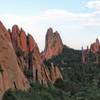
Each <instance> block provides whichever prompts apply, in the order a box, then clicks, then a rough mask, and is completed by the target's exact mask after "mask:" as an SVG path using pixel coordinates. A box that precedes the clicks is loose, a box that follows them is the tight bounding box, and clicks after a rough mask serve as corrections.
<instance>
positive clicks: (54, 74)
mask: <svg viewBox="0 0 100 100" xmlns="http://www.w3.org/2000/svg"><path fill="white" fill-rule="evenodd" d="M50 76H51V80H52V83H54V82H55V81H56V80H57V79H63V77H62V74H61V72H60V70H59V68H58V67H57V66H54V65H53V63H52V64H51V74H50Z"/></svg>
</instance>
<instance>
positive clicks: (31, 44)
mask: <svg viewBox="0 0 100 100" xmlns="http://www.w3.org/2000/svg"><path fill="white" fill-rule="evenodd" d="M9 34H10V36H11V40H12V43H13V42H14V44H13V46H14V48H15V50H17V51H19V52H18V55H17V61H18V64H19V66H20V68H21V70H22V71H23V72H26V73H27V72H29V71H31V72H32V75H31V76H32V77H29V78H30V79H32V80H33V81H34V82H37V81H38V82H39V83H40V84H45V85H47V84H48V83H49V82H51V83H53V82H54V81H55V80H56V79H57V78H59V77H61V75H60V71H59V69H58V68H56V67H55V68H54V70H53V69H51V70H49V69H48V67H46V66H45V65H44V62H43V59H42V56H41V53H40V51H39V48H38V45H37V43H36V42H35V40H34V38H33V37H32V35H30V34H28V35H27V36H26V33H25V31H24V30H23V29H22V28H21V29H19V28H18V26H16V25H14V26H13V28H12V31H10V30H9ZM14 34H15V36H13V35H14ZM50 34H51V35H50ZM51 39H52V40H51ZM15 40H16V41H15ZM49 42H52V43H51V44H50V45H49ZM46 43H47V44H46V45H47V46H46V51H47V52H46V53H47V57H52V56H55V55H57V54H58V53H61V51H62V48H63V47H62V45H63V44H62V41H61V39H60V36H59V34H58V33H57V32H55V33H53V30H52V29H49V30H48V32H47V42H46ZM53 43H54V44H53ZM15 44H16V45H15ZM52 45H54V46H53V47H52ZM57 45H58V46H57ZM51 47H52V48H51ZM20 52H22V53H21V54H20ZM43 57H45V56H43ZM51 71H53V73H54V76H52V77H55V78H54V79H52V77H51V75H53V74H50V73H51Z"/></svg>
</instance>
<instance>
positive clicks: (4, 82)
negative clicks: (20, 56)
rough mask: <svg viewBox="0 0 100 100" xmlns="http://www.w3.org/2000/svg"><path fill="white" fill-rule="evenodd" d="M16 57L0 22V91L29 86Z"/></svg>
mask: <svg viewBox="0 0 100 100" xmlns="http://www.w3.org/2000/svg"><path fill="white" fill-rule="evenodd" d="M13 32H15V33H16V27H15V28H13ZM13 37H17V35H13ZM13 41H14V40H13ZM15 41H16V38H15ZM14 46H16V44H14ZM16 58H17V57H16V55H15V52H14V49H13V46H12V43H11V39H10V35H9V33H8V32H7V30H6V28H5V27H4V26H3V24H2V23H1V22H0V66H1V69H2V70H3V71H2V72H0V93H3V92H5V91H6V90H7V89H9V88H18V89H23V90H24V89H27V88H29V84H28V81H27V79H26V78H25V76H24V74H23V72H22V71H21V70H20V68H19V66H18V63H17V59H16Z"/></svg>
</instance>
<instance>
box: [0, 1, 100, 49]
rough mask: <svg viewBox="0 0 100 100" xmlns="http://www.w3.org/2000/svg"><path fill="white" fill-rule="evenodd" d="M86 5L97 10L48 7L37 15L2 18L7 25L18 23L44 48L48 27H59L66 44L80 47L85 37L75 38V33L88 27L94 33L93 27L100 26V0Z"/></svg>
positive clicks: (4, 15)
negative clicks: (74, 10) (73, 10)
mask: <svg viewBox="0 0 100 100" xmlns="http://www.w3.org/2000/svg"><path fill="white" fill-rule="evenodd" d="M86 7H88V8H93V9H95V11H93V12H90V13H89V12H88V13H75V12H70V11H67V10H63V9H48V10H46V11H43V12H42V13H41V14H39V15H35V16H19V15H13V14H2V15H0V19H1V21H2V22H3V23H4V24H5V25H6V27H12V25H13V24H18V25H19V26H20V27H23V28H24V29H25V30H26V31H27V32H30V33H31V34H32V35H33V36H34V38H35V39H36V41H37V43H38V44H39V47H40V48H41V49H43V48H44V39H45V33H46V29H47V28H48V27H53V28H54V29H58V30H59V31H60V32H61V36H62V37H63V41H64V42H65V44H68V45H71V46H72V47H74V48H80V46H79V45H82V43H83V42H84V41H82V38H83V37H81V36H80V38H79V40H75V37H77V36H75V35H74V34H73V33H77V34H79V33H82V32H83V30H84V32H86V33H87V29H88V28H90V29H91V31H90V32H91V33H93V29H97V28H98V27H100V11H99V10H100V0H89V1H88V2H87V3H86ZM97 30H98V29H97ZM69 33H70V34H71V35H74V37H72V36H70V34H69ZM68 37H69V38H68ZM78 37H79V36H78ZM69 41H70V42H69ZM79 41H80V43H79Z"/></svg>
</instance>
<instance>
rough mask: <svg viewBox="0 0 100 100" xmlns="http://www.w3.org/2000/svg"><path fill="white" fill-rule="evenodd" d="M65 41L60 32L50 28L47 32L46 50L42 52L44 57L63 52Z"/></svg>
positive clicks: (47, 57) (48, 57)
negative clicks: (63, 41)
mask: <svg viewBox="0 0 100 100" xmlns="http://www.w3.org/2000/svg"><path fill="white" fill-rule="evenodd" d="M62 50H63V43H62V40H61V37H60V35H59V33H58V32H57V31H56V32H54V33H53V29H52V28H49V29H48V30H47V34H46V40H45V50H44V52H43V54H42V56H43V58H45V59H46V60H47V59H50V58H52V57H54V56H57V55H59V54H60V53H62Z"/></svg>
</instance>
